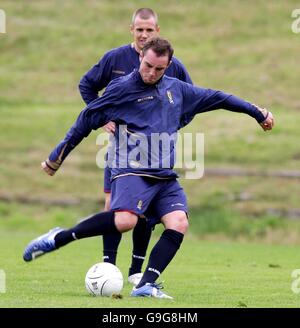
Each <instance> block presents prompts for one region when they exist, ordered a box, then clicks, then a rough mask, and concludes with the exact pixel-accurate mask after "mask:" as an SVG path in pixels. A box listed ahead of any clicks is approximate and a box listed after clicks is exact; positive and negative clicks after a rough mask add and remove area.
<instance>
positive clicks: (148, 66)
mask: <svg viewBox="0 0 300 328" xmlns="http://www.w3.org/2000/svg"><path fill="white" fill-rule="evenodd" d="M168 66H169V57H168V55H166V56H162V57H157V55H156V54H155V52H154V51H153V50H152V49H148V50H147V51H146V53H145V54H144V55H143V54H142V55H141V64H140V69H139V72H140V74H141V77H142V79H143V81H144V83H146V84H155V83H156V82H157V81H158V80H159V79H160V78H161V77H162V76H163V75H164V73H165V70H166V69H167V68H168Z"/></svg>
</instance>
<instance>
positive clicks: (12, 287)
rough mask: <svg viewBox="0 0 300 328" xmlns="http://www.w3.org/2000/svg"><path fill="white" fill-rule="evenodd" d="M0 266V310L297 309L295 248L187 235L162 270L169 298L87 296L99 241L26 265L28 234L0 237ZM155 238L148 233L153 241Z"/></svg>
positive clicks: (124, 254)
mask: <svg viewBox="0 0 300 328" xmlns="http://www.w3.org/2000/svg"><path fill="white" fill-rule="evenodd" d="M0 237H1V238H0V247H1V249H2V250H3V249H4V248H5V249H7V251H6V252H1V255H0V261H1V262H0V263H1V267H2V268H3V269H4V270H5V272H6V279H7V286H6V288H7V291H6V293H5V294H0V307H84V308H91V307H98V308H107V307H151V308H164V307H191V308H194V307H196V308H198V307H199V308H202V307H299V306H300V298H299V294H294V293H293V292H292V290H291V284H292V282H293V279H292V278H291V273H292V271H293V270H295V269H296V268H297V267H298V266H299V249H298V247H295V246H283V245H272V246H270V245H264V244H245V243H234V242H209V241H206V242H205V241H201V240H198V239H197V238H195V237H193V236H188V237H187V239H186V240H185V242H184V244H183V245H182V248H181V249H180V251H179V253H178V255H177V257H176V259H175V260H174V261H173V262H172V264H171V265H170V266H169V268H168V269H167V270H166V272H165V273H164V274H163V275H162V277H161V280H164V281H165V283H164V286H165V290H166V292H168V293H169V294H170V295H172V296H173V297H174V300H157V299H154V300H153V299H144V298H143V299H135V298H132V297H129V293H130V291H131V286H130V285H129V284H128V283H127V282H126V283H125V286H124V289H123V291H122V295H123V299H111V298H101V297H96V298H95V297H92V296H90V295H88V293H87V291H86V290H85V287H84V276H85V273H86V271H87V270H88V268H89V267H90V266H91V265H93V264H94V263H97V262H99V258H100V256H99V247H98V245H99V243H100V241H99V239H97V238H93V239H89V240H84V241H81V242H78V243H73V244H72V245H70V246H69V247H66V248H64V249H61V250H59V251H57V252H56V253H52V254H49V255H46V256H45V257H43V258H40V259H39V260H37V261H35V262H32V263H24V262H22V260H21V256H22V251H23V247H24V245H25V244H26V243H27V242H28V240H29V239H30V238H32V237H34V235H33V234H29V233H21V232H20V233H14V234H13V233H10V234H5V233H4V232H3V231H2V232H1V234H0ZM154 239H155V238H154ZM130 243H131V242H130V239H129V238H128V237H127V238H124V239H123V240H122V247H121V250H120V254H119V258H118V265H119V267H120V269H121V270H122V272H123V275H124V277H125V278H126V277H127V276H126V274H127V268H128V259H129V255H130V253H129V250H130V247H131V246H130Z"/></svg>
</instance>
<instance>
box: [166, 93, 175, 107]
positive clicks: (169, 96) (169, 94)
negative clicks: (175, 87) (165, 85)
mask: <svg viewBox="0 0 300 328" xmlns="http://www.w3.org/2000/svg"><path fill="white" fill-rule="evenodd" d="M167 96H168V99H169V103H170V104H174V100H173V96H172V93H171V91H170V90H167Z"/></svg>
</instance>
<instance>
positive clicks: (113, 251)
mask: <svg viewBox="0 0 300 328" xmlns="http://www.w3.org/2000/svg"><path fill="white" fill-rule="evenodd" d="M121 238H122V234H121V232H118V233H114V234H110V235H105V236H103V261H104V262H109V263H111V264H116V259H117V252H118V247H119V244H120V241H121Z"/></svg>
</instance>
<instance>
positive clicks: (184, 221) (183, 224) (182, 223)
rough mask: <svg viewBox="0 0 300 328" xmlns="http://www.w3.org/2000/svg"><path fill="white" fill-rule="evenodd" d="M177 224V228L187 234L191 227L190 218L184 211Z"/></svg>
mask: <svg viewBox="0 0 300 328" xmlns="http://www.w3.org/2000/svg"><path fill="white" fill-rule="evenodd" d="M175 224H176V229H175V230H176V231H179V232H181V233H183V234H185V233H186V232H187V230H188V227H189V220H188V218H187V216H186V214H185V213H184V214H182V215H180V216H179V217H178V218H177V221H176V223H175Z"/></svg>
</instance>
